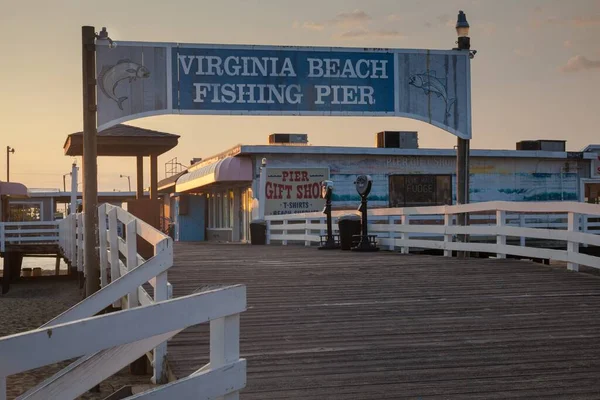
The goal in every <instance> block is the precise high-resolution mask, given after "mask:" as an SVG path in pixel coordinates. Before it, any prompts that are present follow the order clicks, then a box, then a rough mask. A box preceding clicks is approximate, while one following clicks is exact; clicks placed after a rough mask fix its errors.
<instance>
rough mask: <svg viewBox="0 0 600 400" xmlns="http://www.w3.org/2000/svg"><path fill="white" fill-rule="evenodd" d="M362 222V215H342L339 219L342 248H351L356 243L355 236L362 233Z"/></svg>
mask: <svg viewBox="0 0 600 400" xmlns="http://www.w3.org/2000/svg"><path fill="white" fill-rule="evenodd" d="M360 224H361V219H360V216H359V215H356V214H348V215H342V216H341V217H340V218H339V219H338V229H339V231H340V247H341V248H342V250H350V249H352V246H354V245H355V244H356V243H354V242H353V236H355V235H360V228H361V226H360Z"/></svg>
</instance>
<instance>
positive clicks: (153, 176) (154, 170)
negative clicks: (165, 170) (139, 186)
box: [150, 154, 158, 200]
mask: <svg viewBox="0 0 600 400" xmlns="http://www.w3.org/2000/svg"><path fill="white" fill-rule="evenodd" d="M150 198H151V199H152V200H156V199H158V156H157V155H156V154H150Z"/></svg>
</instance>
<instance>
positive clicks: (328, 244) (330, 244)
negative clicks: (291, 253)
mask: <svg viewBox="0 0 600 400" xmlns="http://www.w3.org/2000/svg"><path fill="white" fill-rule="evenodd" d="M332 194H333V182H332V181H323V182H321V197H322V198H324V199H325V208H324V209H323V214H325V215H326V216H327V235H326V236H325V240H323V238H321V246H319V250H331V249H337V248H339V247H340V246H339V244H338V243H337V242H336V240H335V237H334V236H333V228H332V226H331V225H332V223H331V196H332Z"/></svg>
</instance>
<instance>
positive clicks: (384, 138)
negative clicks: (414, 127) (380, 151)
mask: <svg viewBox="0 0 600 400" xmlns="http://www.w3.org/2000/svg"><path fill="white" fill-rule="evenodd" d="M377 147H379V148H387V149H418V148H419V135H418V133H417V132H414V131H410V132H408V131H383V132H377Z"/></svg>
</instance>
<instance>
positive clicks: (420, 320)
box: [168, 243, 600, 400]
mask: <svg viewBox="0 0 600 400" xmlns="http://www.w3.org/2000/svg"><path fill="white" fill-rule="evenodd" d="M169 281H170V282H171V283H172V284H173V287H174V295H175V296H181V295H186V294H189V293H191V292H193V291H194V290H196V289H198V288H200V287H203V286H209V285H220V284H237V283H243V284H246V285H247V287H248V311H247V312H245V313H244V314H243V315H242V318H241V354H242V357H244V358H246V359H247V360H248V386H247V388H246V389H245V390H244V391H243V392H242V398H244V399H248V400H251V399H256V400H258V399H260V400H269V399H320V400H323V399H344V400H346V399H360V400H365V399H429V398H444V399H501V398H502V399H504V398H522V399H531V398H555V399H598V398H600V312H599V310H600V277H598V276H592V275H588V274H583V273H572V272H568V271H566V270H564V269H559V268H555V267H550V266H545V265H541V264H535V263H532V262H528V261H516V260H491V259H471V260H468V261H461V260H457V259H448V258H443V257H433V256H416V255H400V254H398V253H391V252H380V253H362V254H357V253H351V252H342V251H318V250H316V249H315V248H304V247H276V246H248V245H210V244H181V243H178V244H176V246H175V266H174V267H173V268H171V269H170V270H169ZM208 342H209V337H208V327H207V325H206V324H204V325H201V326H198V327H193V328H188V329H187V330H186V331H184V332H182V333H180V334H179V335H177V336H176V337H175V338H174V339H172V340H171V341H170V342H169V344H168V351H169V363H170V365H171V368H172V370H173V372H174V373H175V374H176V375H178V376H186V375H188V374H189V373H191V372H193V371H194V370H196V369H198V368H199V367H201V366H202V365H204V364H205V363H206V362H207V361H208Z"/></svg>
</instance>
